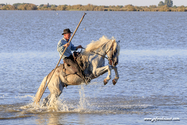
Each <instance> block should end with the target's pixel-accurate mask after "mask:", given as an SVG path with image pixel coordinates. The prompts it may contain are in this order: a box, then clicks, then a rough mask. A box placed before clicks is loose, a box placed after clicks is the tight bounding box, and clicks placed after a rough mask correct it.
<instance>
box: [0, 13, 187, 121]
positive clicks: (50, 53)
mask: <svg viewBox="0 0 187 125" xmlns="http://www.w3.org/2000/svg"><path fill="white" fill-rule="evenodd" d="M83 13H84V12H64V11H0V18H1V19H0V24H1V32H0V60H1V61H0V79H1V80H0V120H1V121H0V124H49V125H50V124H150V123H151V121H144V118H156V117H157V118H162V117H165V118H171V117H172V118H179V119H180V121H157V123H156V124H177V125H178V124H185V123H186V121H187V119H186V116H187V115H186V111H187V99H186V95H187V92H186V90H187V84H186V83H187V77H186V74H187V54H186V53H187V49H186V48H187V44H186V41H187V37H186V34H185V33H186V31H187V23H186V20H187V16H186V13H178V12H177V13H168V12H87V15H86V16H85V18H84V20H83V22H82V23H81V26H80V27H79V29H78V31H77V33H76V35H75V37H74V38H73V41H72V42H73V43H74V44H75V45H78V44H82V45H83V46H84V47H86V45H87V44H89V43H90V42H91V41H92V40H98V39H99V38H100V37H102V36H103V35H105V36H107V37H109V38H111V37H112V36H114V37H115V38H116V39H117V40H120V41H121V42H120V46H121V52H120V60H119V61H120V63H119V65H118V71H119V74H120V79H119V80H118V83H117V84H116V85H115V86H113V85H112V82H111V81H110V82H109V83H108V84H107V85H106V86H104V85H103V82H102V81H103V79H104V78H105V77H106V74H104V75H103V76H100V77H99V78H97V79H95V80H93V81H92V82H91V83H90V84H89V85H81V86H68V87H67V88H65V89H64V90H63V93H62V95H61V96H60V99H59V100H58V103H57V104H56V105H54V106H53V107H51V108H43V107H40V106H37V105H33V104H32V102H33V98H34V96H35V94H36V92H37V89H38V87H39V85H40V83H41V81H42V79H43V78H44V77H45V76H46V75H47V74H48V73H49V72H50V71H51V70H52V69H53V68H54V67H55V66H56V64H57V62H58V60H59V55H58V52H57V51H56V45H57V42H58V40H60V39H61V37H62V36H61V33H62V31H63V29H64V28H67V27H69V28H70V29H71V30H72V31H73V30H74V29H75V28H76V26H77V24H78V22H79V21H80V18H81V17H82V15H83ZM112 73H113V74H114V72H112ZM113 77H114V76H113ZM48 94H49V90H46V92H45V93H44V95H43V97H46V96H47V95H48Z"/></svg>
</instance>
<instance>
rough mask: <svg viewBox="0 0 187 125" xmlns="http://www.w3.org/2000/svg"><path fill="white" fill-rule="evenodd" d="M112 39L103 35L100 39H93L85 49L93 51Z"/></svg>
mask: <svg viewBox="0 0 187 125" xmlns="http://www.w3.org/2000/svg"><path fill="white" fill-rule="evenodd" d="M113 39H114V38H113ZM110 40H111V39H108V38H107V37H106V36H103V37H101V38H100V39H99V40H98V41H92V42H91V43H90V44H88V45H87V47H86V50H85V51H87V52H89V51H93V50H96V49H98V48H101V47H102V46H103V45H105V44H106V43H107V42H109V41H110Z"/></svg>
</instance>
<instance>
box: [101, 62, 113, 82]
mask: <svg viewBox="0 0 187 125" xmlns="http://www.w3.org/2000/svg"><path fill="white" fill-rule="evenodd" d="M107 68H108V75H107V77H106V78H105V79H104V81H103V82H104V85H106V84H107V83H108V81H109V80H110V79H111V70H112V66H111V65H108V66H107Z"/></svg>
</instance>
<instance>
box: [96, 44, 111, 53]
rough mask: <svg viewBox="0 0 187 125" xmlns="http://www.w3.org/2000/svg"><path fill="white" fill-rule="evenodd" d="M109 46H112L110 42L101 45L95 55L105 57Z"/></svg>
mask: <svg viewBox="0 0 187 125" xmlns="http://www.w3.org/2000/svg"><path fill="white" fill-rule="evenodd" d="M111 45H112V43H111V42H108V43H106V44H105V45H103V46H102V47H100V48H98V49H97V50H96V53H98V54H100V55H103V56H105V55H106V53H107V51H108V50H109V49H110V46H111Z"/></svg>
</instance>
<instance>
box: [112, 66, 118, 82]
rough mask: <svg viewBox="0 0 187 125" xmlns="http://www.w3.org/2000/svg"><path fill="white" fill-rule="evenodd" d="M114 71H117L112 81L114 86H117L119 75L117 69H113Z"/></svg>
mask: <svg viewBox="0 0 187 125" xmlns="http://www.w3.org/2000/svg"><path fill="white" fill-rule="evenodd" d="M113 69H114V71H115V78H114V79H113V80H112V82H113V85H115V84H116V83H117V81H118V79H119V74H118V70H117V67H113Z"/></svg>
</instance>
